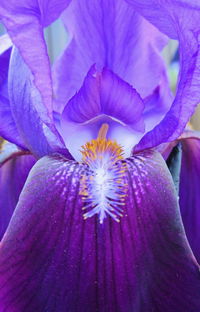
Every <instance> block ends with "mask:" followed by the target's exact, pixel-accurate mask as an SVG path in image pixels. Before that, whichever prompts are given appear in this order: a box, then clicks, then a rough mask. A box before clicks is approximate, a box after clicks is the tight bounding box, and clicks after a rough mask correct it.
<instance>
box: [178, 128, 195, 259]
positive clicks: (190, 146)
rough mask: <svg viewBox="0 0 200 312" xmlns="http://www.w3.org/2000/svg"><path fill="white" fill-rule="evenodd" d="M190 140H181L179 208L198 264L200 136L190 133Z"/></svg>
mask: <svg viewBox="0 0 200 312" xmlns="http://www.w3.org/2000/svg"><path fill="white" fill-rule="evenodd" d="M190 135H191V138H186V139H182V140H181V142H182V166H181V176H180V191H179V195H180V208H181V214H182V218H183V223H184V227H185V230H186V234H187V237H188V240H189V242H190V245H191V248H192V250H193V252H194V255H195V256H196V258H197V260H198V261H199V262H200V245H199V241H200V209H199V207H200V197H199V185H200V163H199V159H200V134H199V136H198V137H197V136H196V137H195V133H192V131H191V132H190Z"/></svg>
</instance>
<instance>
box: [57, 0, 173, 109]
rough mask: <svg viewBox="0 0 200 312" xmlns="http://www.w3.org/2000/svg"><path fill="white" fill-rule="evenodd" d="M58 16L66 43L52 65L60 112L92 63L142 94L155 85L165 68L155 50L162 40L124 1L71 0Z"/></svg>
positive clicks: (163, 37) (145, 93) (162, 37)
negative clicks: (67, 40) (68, 40)
mask: <svg viewBox="0 0 200 312" xmlns="http://www.w3.org/2000/svg"><path fill="white" fill-rule="evenodd" d="M62 19H63V21H64V24H65V26H66V28H67V31H68V32H69V35H70V43H69V44H68V45H67V47H66V50H65V52H64V53H63V55H62V57H61V58H60V59H59V60H58V62H57V63H56V64H55V71H54V79H55V85H56V87H55V94H56V98H55V101H56V108H55V110H56V111H59V112H62V109H63V107H64V106H65V104H66V103H67V101H68V100H69V99H70V98H71V97H72V96H73V95H74V94H75V93H76V91H78V90H79V89H80V87H81V85H82V83H83V80H84V78H85V76H86V74H87V72H88V70H89V69H90V67H91V66H92V65H93V64H96V65H97V68H98V69H102V68H103V67H104V66H105V67H107V68H109V69H111V70H112V71H113V72H114V73H116V74H117V75H118V76H119V77H121V78H122V79H123V80H125V81H127V82H128V83H130V84H131V85H132V86H133V87H134V88H135V89H136V90H137V91H138V92H139V93H140V94H141V96H142V97H146V96H147V95H149V94H150V93H152V92H153V90H154V89H155V87H156V86H157V85H158V84H159V82H160V79H161V76H162V73H163V71H165V67H164V63H163V61H162V58H161V56H160V53H159V52H160V51H161V49H162V48H163V47H164V45H165V44H166V42H167V39H166V37H165V36H164V35H163V34H161V33H160V32H159V31H158V30H157V29H156V28H155V27H154V26H152V25H151V24H150V23H149V22H147V21H146V20H145V19H143V18H142V17H141V16H139V15H138V14H137V12H136V11H135V10H133V9H132V7H131V6H130V5H128V4H127V3H126V2H125V1H121V0H115V1H112V0H103V1H98V0H93V1H92V2H91V1H87V0H81V1H79V0H73V1H72V2H71V4H70V5H69V7H68V8H67V9H66V10H65V12H64V14H63V16H62ZM77 21H78V22H77Z"/></svg>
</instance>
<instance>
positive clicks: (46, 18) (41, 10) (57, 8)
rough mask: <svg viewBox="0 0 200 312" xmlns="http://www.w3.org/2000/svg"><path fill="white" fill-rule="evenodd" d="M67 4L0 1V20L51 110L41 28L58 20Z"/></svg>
mask: <svg viewBox="0 0 200 312" xmlns="http://www.w3.org/2000/svg"><path fill="white" fill-rule="evenodd" d="M69 2H70V0H65V1H64V0H41V1H39V2H38V1H36V0H28V1H27V0H21V1H15V0H9V1H7V0H1V3H0V19H1V21H2V22H3V23H4V25H5V27H6V28H7V31H8V33H9V35H10V37H11V39H12V41H13V43H14V44H15V45H16V46H17V47H18V48H19V51H20V53H21V55H22V57H23V59H24V60H25V62H26V64H27V65H28V66H29V68H30V70H31V72H32V73H33V75H34V79H35V85H36V87H37V88H38V90H39V91H40V93H41V95H42V99H43V102H44V104H45V106H46V107H47V108H48V109H49V110H50V111H51V109H52V108H51V102H52V87H51V73H50V65H49V58H48V54H47V48H46V44H45V41H44V35H43V27H44V26H47V25H48V24H50V23H52V22H53V21H54V20H55V19H56V18H58V16H59V15H60V13H61V12H62V11H63V10H64V9H65V8H66V7H67V5H68V4H69ZM33 47H34V48H33Z"/></svg>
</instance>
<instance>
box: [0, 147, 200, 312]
mask: <svg viewBox="0 0 200 312" xmlns="http://www.w3.org/2000/svg"><path fill="white" fill-rule="evenodd" d="M126 164H127V168H128V171H127V182H128V184H129V188H128V196H127V200H126V206H125V207H124V210H125V216H124V217H123V218H122V219H121V222H120V223H117V222H115V221H114V220H112V219H109V218H107V219H106V220H105V222H104V223H103V225H102V224H99V223H98V220H97V219H96V218H95V217H93V218H89V219H87V220H86V221H84V220H83V215H82V209H81V208H82V207H83V206H82V199H81V197H80V195H79V194H80V192H79V189H80V178H81V176H82V174H83V171H84V170H85V169H84V167H83V165H80V164H77V163H76V162H69V161H67V159H64V158H63V157H60V156H55V157H45V158H43V159H41V160H40V161H38V162H37V164H36V165H35V166H34V167H33V169H32V170H31V173H30V175H29V177H28V180H27V183H26V185H25V187H24V189H23V191H22V194H21V196H20V199H19V203H18V206H17V208H16V210H15V214H14V215H13V217H12V220H11V222H10V225H9V227H8V229H7V232H6V234H5V235H4V238H3V241H2V243H1V249H0V255H1V257H0V273H1V274H0V289H1V292H0V299H1V300H0V303H1V309H2V311H6V310H7V311H15V312H22V311H30V312H32V311H37V312H44V311H49V312H66V310H67V311H71V312H73V311H83V312H90V311H91V312H94V311H98V312H102V311H105V312H107V311H118V312H125V311H126V312H129V311H134V312H141V311H142V312H149V311H156V312H163V311H165V312H172V311H181V312H188V311H195V312H196V311H199V310H200V297H199V292H200V274H199V267H198V265H197V263H196V261H195V259H194V257H193V255H192V253H191V250H190V248H189V246H188V243H187V240H186V237H185V234H184V230H183V226H182V222H181V218H180V213H179V208H178V205H177V198H176V197H177V196H176V193H175V190H174V188H173V182H172V180H171V177H170V174H169V172H168V170H167V168H166V165H165V163H164V161H163V160H162V159H161V157H160V156H159V155H158V154H157V153H154V152H151V151H148V152H145V153H141V154H137V155H135V156H134V157H132V158H130V159H128V160H127V161H126Z"/></svg>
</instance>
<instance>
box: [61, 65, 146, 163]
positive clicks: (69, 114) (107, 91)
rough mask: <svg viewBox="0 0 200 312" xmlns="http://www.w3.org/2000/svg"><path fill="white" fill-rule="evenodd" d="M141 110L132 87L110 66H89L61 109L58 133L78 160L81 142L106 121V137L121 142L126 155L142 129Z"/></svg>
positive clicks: (87, 139)
mask: <svg viewBox="0 0 200 312" xmlns="http://www.w3.org/2000/svg"><path fill="white" fill-rule="evenodd" d="M143 110H144V104H143V101H142V99H141V97H140V95H139V94H138V93H137V91H136V90H135V89H133V88H132V87H131V86H130V85H129V84H128V83H126V82H125V81H123V80H122V79H120V78H119V77H118V76H117V75H115V74H114V73H112V72H111V71H110V70H108V69H106V68H104V69H103V70H102V71H101V72H98V71H97V70H96V69H95V67H94V66H92V68H91V69H90V71H89V72H88V74H87V76H86V78H85V80H84V83H83V86H82V88H81V89H80V91H79V92H78V93H77V94H76V95H75V96H74V97H72V99H71V100H70V101H69V102H68V104H67V105H66V107H65V109H64V111H63V113H62V116H61V124H60V133H61V135H62V137H63V139H64V140H65V144H66V146H67V148H68V149H69V151H70V152H71V154H72V155H73V156H74V157H75V159H76V160H80V157H81V153H80V148H81V146H82V145H84V144H85V143H86V142H87V141H90V140H91V139H95V138H96V137H97V136H98V131H99V129H100V127H101V125H102V124H103V123H107V124H108V125H109V130H108V138H109V139H111V140H116V141H117V142H118V143H119V144H121V145H123V147H124V149H125V151H126V155H127V156H129V155H130V153H131V149H132V146H133V145H135V144H136V143H138V141H139V140H140V138H141V137H142V135H143V133H144V122H143V118H142V113H143ZM80 133H81V135H80Z"/></svg>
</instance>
